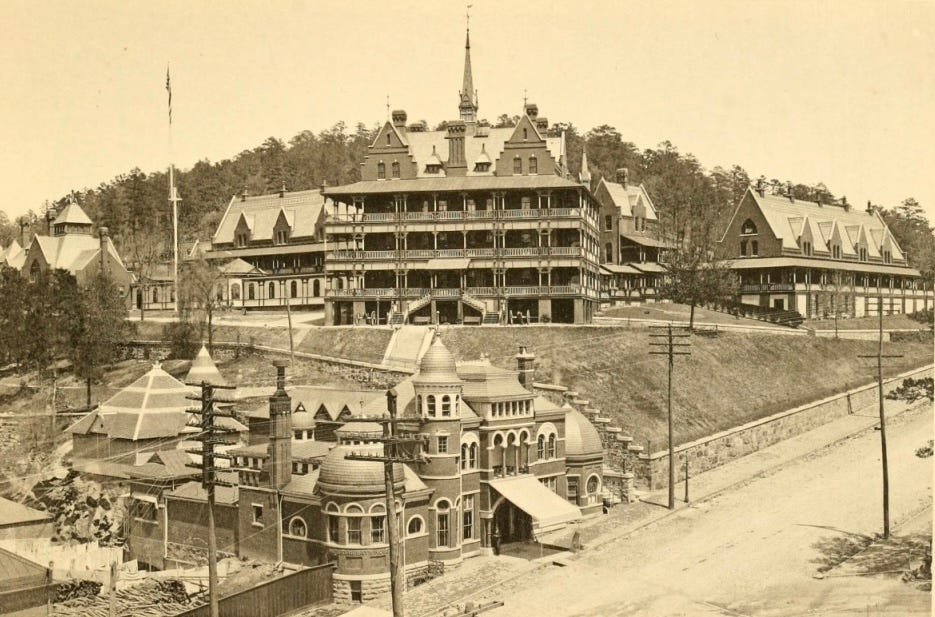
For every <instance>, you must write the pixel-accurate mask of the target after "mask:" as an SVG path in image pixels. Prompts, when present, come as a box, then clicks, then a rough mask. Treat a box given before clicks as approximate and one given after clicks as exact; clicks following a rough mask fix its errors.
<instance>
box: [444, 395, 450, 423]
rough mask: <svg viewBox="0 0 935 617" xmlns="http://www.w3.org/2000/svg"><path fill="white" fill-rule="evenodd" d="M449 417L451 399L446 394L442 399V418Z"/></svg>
mask: <svg viewBox="0 0 935 617" xmlns="http://www.w3.org/2000/svg"><path fill="white" fill-rule="evenodd" d="M450 416H451V398H450V397H449V396H448V395H447V394H446V395H445V396H443V397H442V417H443V418H448V417H450Z"/></svg>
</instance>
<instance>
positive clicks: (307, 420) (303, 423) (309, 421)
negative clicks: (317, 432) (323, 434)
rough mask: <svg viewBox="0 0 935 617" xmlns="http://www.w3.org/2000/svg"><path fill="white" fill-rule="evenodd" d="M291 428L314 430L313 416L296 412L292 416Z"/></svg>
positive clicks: (303, 412)
mask: <svg viewBox="0 0 935 617" xmlns="http://www.w3.org/2000/svg"><path fill="white" fill-rule="evenodd" d="M292 428H294V429H296V428H297V429H308V428H315V414H313V413H310V412H308V411H297V412H295V413H293V414H292Z"/></svg>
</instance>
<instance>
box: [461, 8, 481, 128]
mask: <svg viewBox="0 0 935 617" xmlns="http://www.w3.org/2000/svg"><path fill="white" fill-rule="evenodd" d="M472 6H473V5H471V4H469V5H467V12H466V19H467V28H466V34H465V39H464V79H463V80H462V83H461V92H459V95H460V98H461V102H460V104H459V105H458V110H459V111H460V112H461V120H463V121H464V122H476V121H477V91H476V90H475V89H474V75H473V73H472V71H471V7H472Z"/></svg>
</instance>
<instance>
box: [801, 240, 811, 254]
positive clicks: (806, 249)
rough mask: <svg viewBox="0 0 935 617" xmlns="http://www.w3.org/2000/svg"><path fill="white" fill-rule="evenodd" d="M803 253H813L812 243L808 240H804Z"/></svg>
mask: <svg viewBox="0 0 935 617" xmlns="http://www.w3.org/2000/svg"><path fill="white" fill-rule="evenodd" d="M802 254H803V255H805V256H811V254H812V243H811V242H809V241H808V240H802Z"/></svg>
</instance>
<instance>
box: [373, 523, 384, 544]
mask: <svg viewBox="0 0 935 617" xmlns="http://www.w3.org/2000/svg"><path fill="white" fill-rule="evenodd" d="M385 527H386V517H385V516H371V517H370V541H371V542H372V543H374V544H383V543H384V542H386V529H385Z"/></svg>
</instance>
